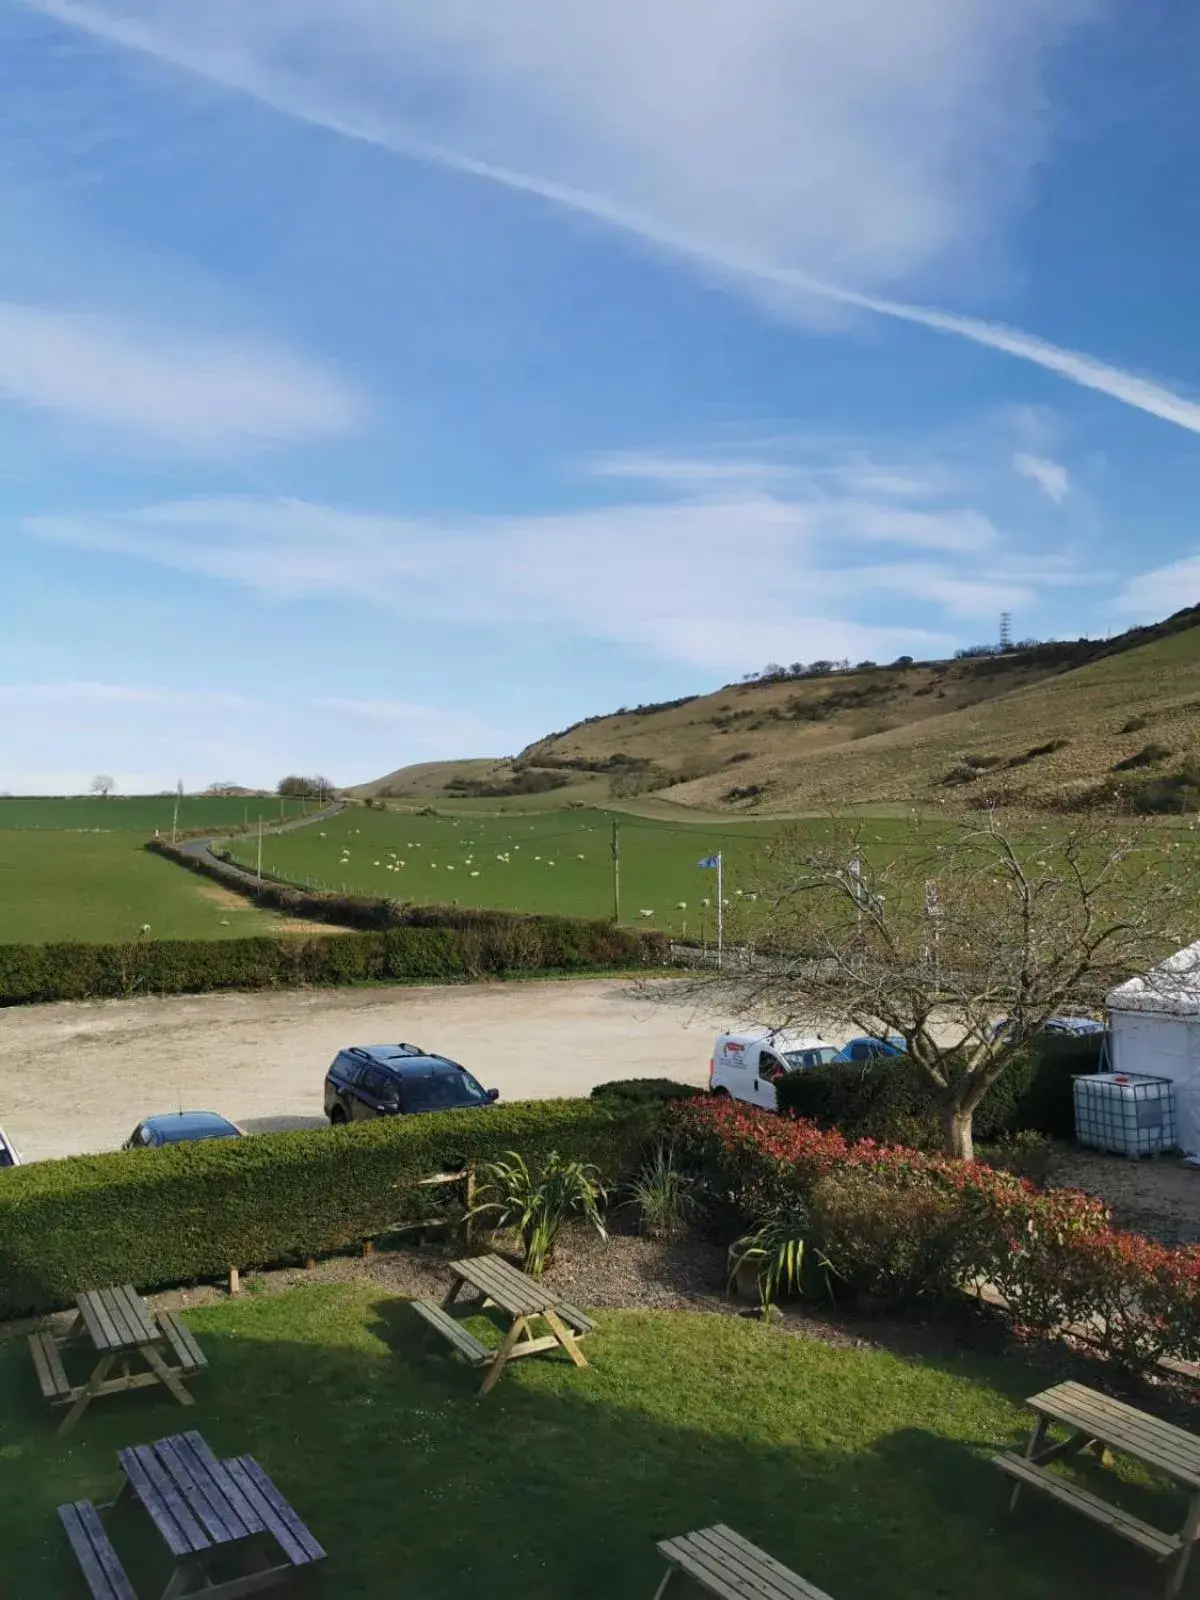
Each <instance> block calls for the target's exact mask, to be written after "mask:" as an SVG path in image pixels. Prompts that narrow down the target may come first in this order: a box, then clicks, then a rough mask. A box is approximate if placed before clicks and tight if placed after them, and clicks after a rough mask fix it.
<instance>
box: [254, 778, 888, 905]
mask: <svg viewBox="0 0 1200 1600" xmlns="http://www.w3.org/2000/svg"><path fill="white" fill-rule="evenodd" d="M616 820H617V823H618V826H619V830H620V851H621V869H620V870H621V920H622V921H623V922H627V923H637V922H639V921H645V922H647V923H649V924H650V925H652V926H654V927H656V928H665V929H668V930H670V931H672V932H678V933H683V932H684V931H685V929H686V931H687V932H688V933H689V934H692V935H696V934H701V933H704V932H707V933H709V934H711V933H712V931H713V915H714V912H713V907H714V906H715V904H716V873H715V872H712V871H703V870H701V869H700V868H699V867H698V866H697V864H696V863H697V862H698V861H699V860H700V859H701V858H702V857H705V856H708V855H710V854H711V853H713V852H714V851H717V850H720V851H721V852H722V853H723V855H724V859H725V894H726V897H727V898H730V899H736V898H737V891H738V888H739V886H740V884H741V883H747V884H748V883H749V882H750V881H751V878H752V876H753V873H754V870H755V864H756V861H757V858H758V855H759V852H760V850H761V848H762V845H763V844H764V842H766V841H767V840H769V839H770V838H771V837H772V835H773V834H774V833H775V832H776V830H777V827H778V825H777V824H774V823H765V822H739V821H736V820H733V821H731V820H729V819H722V820H721V821H720V822H719V823H712V822H707V823H700V824H691V823H672V822H668V821H658V820H655V819H653V818H650V817H631V816H627V815H619V814H618V815H617V817H616ZM612 824H613V813H611V812H605V811H586V810H580V811H567V810H562V811H549V812H542V813H533V814H524V815H509V816H489V817H485V816H476V817H470V816H453V817H451V816H435V817H422V816H414V815H405V814H403V813H398V812H381V811H366V810H362V809H360V808H357V807H355V808H352V809H348V810H346V811H344V812H342V813H341V814H340V815H339V816H336V817H333V818H330V820H329V821H328V822H324V823H320V824H318V825H317V826H315V827H312V828H304V829H299V830H297V832H295V833H291V834H284V835H282V836H280V837H278V838H267V839H265V840H264V841H263V865H264V867H265V868H266V869H267V870H268V871H270V872H274V873H277V874H279V875H281V876H283V877H286V878H289V879H291V880H293V881H295V882H300V883H311V884H312V885H313V886H316V887H326V888H333V889H342V888H343V887H344V888H346V889H347V890H350V891H351V892H354V893H358V894H370V895H387V896H389V897H392V898H395V899H398V900H408V901H415V902H417V903H418V904H437V905H447V904H450V903H453V902H457V904H459V905H464V906H486V907H489V908H492V909H500V910H509V911H537V912H551V913H558V914H561V915H564V916H577V917H610V916H611V915H612V910H613V861H612ZM803 826H804V827H805V828H806V830H809V831H811V833H812V834H813V837H814V838H816V837H819V836H820V835H821V834H822V833H823V832H825V833H827V832H828V830H829V829H830V828H831V827H833V826H835V825H834V824H832V823H830V822H828V821H812V822H808V823H805V824H803ZM906 828H907V823H897V822H888V821H881V822H874V823H870V824H868V825H867V831H868V833H869V835H870V836H872V837H875V836H877V837H879V838H880V839H883V840H887V839H891V838H898V837H900V836H901V833H902V830H904V829H906ZM256 848H257V846H256V844H255V843H254V842H253V841H249V840H242V841H240V842H239V841H235V842H234V845H233V850H234V854H235V856H236V858H237V859H238V860H240V861H242V862H244V863H246V864H251V863H252V862H253V860H254V857H255V851H256ZM347 851H348V858H347V857H346V854H345V853H346V852H347ZM505 858H507V859H505ZM705 899H707V900H708V901H709V902H710V903H709V905H708V906H707V907H706V906H705V905H704V904H703V902H704V900H705ZM643 909H645V910H650V911H652V912H653V913H654V915H653V917H652V918H645V919H643V918H641V917H640V916H639V912H640V911H642V910H643Z"/></svg>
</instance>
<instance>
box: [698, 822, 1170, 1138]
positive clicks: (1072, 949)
mask: <svg viewBox="0 0 1200 1600" xmlns="http://www.w3.org/2000/svg"><path fill="white" fill-rule="evenodd" d="M1195 854H1196V851H1195V846H1194V844H1193V843H1191V842H1187V841H1182V842H1181V841H1178V840H1177V841H1176V842H1171V841H1170V840H1169V839H1154V838H1152V837H1151V836H1150V835H1149V834H1147V833H1143V834H1141V835H1140V836H1133V837H1122V836H1117V835H1115V834H1113V833H1110V832H1106V831H1103V830H1099V829H1097V828H1095V827H1094V826H1090V825H1089V826H1084V827H1077V828H1074V829H1071V830H1070V831H1066V832H1063V831H1055V830H1054V829H1052V828H1049V827H1042V826H1038V825H1036V824H1031V825H1030V830H1029V832H1028V834H1027V835H1026V836H1025V837H1019V836H1015V835H1014V834H1013V833H1010V832H1009V831H1007V829H1006V828H1005V827H1003V826H1002V825H1001V824H1000V823H999V822H998V821H997V820H996V819H995V818H994V817H992V818H989V819H987V820H985V821H983V822H982V823H973V824H963V825H960V826H956V827H952V828H950V829H947V828H946V827H945V826H944V825H938V826H936V827H935V828H933V829H922V828H921V827H920V826H919V825H917V824H914V825H913V829H912V832H911V834H910V836H909V837H908V838H906V839H904V840H902V841H901V842H900V844H899V846H898V847H897V846H896V844H895V843H892V844H891V845H890V846H889V845H886V844H883V843H875V844H868V843H867V842H866V840H865V838H864V837H863V834H862V832H861V831H860V832H859V833H857V834H856V833H853V832H851V831H850V830H846V832H845V833H844V834H843V835H842V836H841V837H840V838H837V839H835V840H832V841H831V842H829V843H828V844H825V845H822V846H821V847H818V848H814V846H813V843H812V838H811V835H810V834H806V833H805V832H804V831H803V830H802V829H799V828H797V829H795V830H791V831H788V832H786V833H785V834H783V835H782V836H781V837H780V838H779V839H778V840H777V841H776V842H774V843H773V844H772V845H770V846H768V847H767V850H766V852H764V870H763V872H762V883H761V885H760V891H759V895H758V902H757V904H756V905H755V906H754V907H753V913H755V914H756V915H755V916H754V920H753V923H751V922H750V921H749V920H748V921H747V923H746V925H745V927H744V929H743V937H742V939H741V943H742V945H743V947H746V946H749V945H752V946H753V947H754V949H755V956H754V958H753V959H751V960H749V961H740V962H735V963H734V964H733V966H732V969H731V970H730V969H726V970H725V971H723V972H721V973H719V974H717V975H715V976H714V977H711V978H707V979H702V980H701V983H702V984H703V985H706V986H708V987H709V988H712V987H715V988H717V989H718V990H724V991H725V995H724V997H723V998H725V999H726V1002H727V1003H728V1004H729V1005H730V1008H731V1009H732V1010H735V1011H737V1012H740V1013H741V1014H743V1015H747V1014H749V1015H754V1016H755V1017H757V1018H758V1019H759V1020H760V1021H761V1022H763V1023H766V1024H768V1025H770V1026H772V1027H777V1028H782V1027H787V1026H790V1025H793V1024H795V1023H796V1022H798V1021H801V1020H803V1019H808V1020H811V1019H813V1018H815V1017H829V1016H837V1017H841V1018H844V1019H845V1020H846V1021H847V1022H848V1023H850V1024H852V1025H853V1026H854V1027H855V1028H857V1029H858V1030H859V1031H861V1032H863V1033H868V1034H877V1033H880V1032H884V1033H888V1034H895V1035H899V1036H900V1037H901V1038H903V1040H904V1042H905V1045H906V1047H907V1050H908V1054H909V1055H910V1056H911V1058H912V1060H913V1061H914V1062H915V1063H916V1066H917V1068H918V1069H919V1070H920V1071H922V1072H923V1073H924V1074H925V1075H926V1077H927V1078H928V1079H929V1081H930V1083H931V1084H932V1086H933V1088H934V1091H935V1093H936V1096H937V1101H938V1106H939V1110H940V1115H941V1123H942V1134H943V1145H944V1149H945V1151H946V1153H947V1154H948V1155H952V1156H957V1157H959V1158H961V1159H963V1160H967V1161H970V1160H972V1159H973V1155H974V1150H973V1143H972V1121H973V1118H974V1114H975V1112H976V1110H977V1109H978V1107H979V1105H980V1103H981V1101H982V1100H983V1098H984V1096H985V1095H986V1094H987V1092H988V1090H989V1089H990V1088H991V1087H992V1085H993V1084H994V1083H995V1082H996V1081H997V1080H998V1079H999V1078H1000V1076H1001V1075H1002V1074H1003V1072H1004V1071H1005V1069H1006V1068H1007V1067H1008V1066H1009V1064H1010V1063H1011V1062H1012V1060H1013V1058H1014V1056H1015V1054H1016V1052H1017V1051H1018V1049H1019V1048H1020V1047H1021V1046H1022V1045H1024V1044H1026V1043H1027V1042H1028V1041H1029V1040H1030V1039H1031V1038H1033V1037H1035V1036H1036V1035H1037V1034H1038V1033H1040V1032H1041V1031H1042V1030H1043V1029H1044V1027H1045V1025H1046V1023H1047V1021H1048V1020H1049V1019H1050V1018H1051V1017H1053V1016H1055V1015H1056V1014H1059V1013H1061V1012H1063V1011H1064V1009H1068V1008H1069V1009H1072V1010H1075V1011H1094V1010H1097V1009H1099V1008H1100V1007H1102V1006H1103V1003H1104V999H1105V996H1106V995H1107V994H1108V992H1109V991H1110V990H1111V989H1112V988H1113V987H1114V986H1115V985H1116V984H1118V983H1121V982H1123V981H1124V980H1125V979H1127V978H1129V977H1131V976H1132V975H1134V974H1136V973H1145V972H1147V971H1149V969H1150V968H1151V967H1152V966H1153V965H1154V964H1156V963H1157V962H1159V961H1161V960H1162V959H1163V957H1164V956H1166V955H1167V954H1168V953H1169V952H1171V951H1172V950H1174V949H1176V948H1177V947H1178V946H1179V945H1180V944H1181V943H1185V942H1187V941H1188V940H1189V939H1190V938H1191V937H1192V936H1193V935H1192V932H1189V931H1188V925H1187V920H1186V919H1187V916H1188V911H1189V908H1190V907H1194V906H1195V904H1196V887H1197V872H1196V867H1195V865H1194V858H1195ZM1193 931H1194V929H1193ZM707 998H708V999H709V1001H710V1002H711V1000H712V999H713V998H715V996H713V995H709V996H708V997H707ZM1001 1018H1004V1019H1005V1021H1004V1025H1003V1027H1000V1026H998V1023H999V1021H1000V1019H1001Z"/></svg>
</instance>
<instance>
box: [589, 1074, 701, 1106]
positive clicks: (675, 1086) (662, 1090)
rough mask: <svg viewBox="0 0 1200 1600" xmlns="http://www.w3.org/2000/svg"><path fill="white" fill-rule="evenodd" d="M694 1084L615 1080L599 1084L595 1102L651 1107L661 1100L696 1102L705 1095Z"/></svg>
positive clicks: (594, 1094)
mask: <svg viewBox="0 0 1200 1600" xmlns="http://www.w3.org/2000/svg"><path fill="white" fill-rule="evenodd" d="M704 1092H705V1091H704V1090H703V1089H698V1088H697V1087H696V1085H695V1084H694V1083H677V1082H676V1081H675V1079H674V1078H613V1079H611V1080H610V1081H609V1082H608V1083H598V1084H597V1085H596V1087H595V1088H594V1089H593V1090H592V1099H593V1100H625V1101H631V1102H633V1103H634V1104H637V1105H649V1104H652V1103H654V1102H657V1101H661V1100H694V1099H695V1098H696V1097H697V1095H703V1094H704Z"/></svg>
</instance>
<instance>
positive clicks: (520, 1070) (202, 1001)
mask: <svg viewBox="0 0 1200 1600" xmlns="http://www.w3.org/2000/svg"><path fill="white" fill-rule="evenodd" d="M670 987H671V985H670V983H669V982H662V981H660V982H657V983H652V984H650V985H647V986H645V987H642V988H639V987H638V986H637V985H636V984H634V983H633V981H632V980H614V979H611V978H608V979H584V980H571V981H565V982H552V983H545V982H533V983H507V984H504V983H490V984H472V985H464V986H454V987H424V988H400V987H394V988H391V987H389V988H370V989H316V990H298V991H297V990H289V991H285V992H271V993H265V994H263V993H258V994H211V995H194V996H192V995H190V996H178V997H172V998H168V999H162V1000H156V999H148V998H142V999H136V1000H106V1001H95V1002H81V1003H64V1004H59V1005H44V1006H22V1007H16V1006H14V1007H11V1008H9V1009H7V1010H0V1126H3V1127H4V1128H5V1130H6V1131H7V1133H8V1134H9V1136H10V1138H11V1139H12V1140H13V1141H14V1143H15V1144H16V1146H17V1148H18V1150H19V1151H20V1152H21V1154H22V1156H23V1157H24V1159H25V1160H26V1161H33V1160H41V1159H44V1158H46V1157H50V1156H64V1155H74V1154H79V1153H82V1152H90V1151H98V1150H112V1149H115V1148H117V1147H118V1146H119V1145H120V1144H121V1143H122V1141H123V1140H124V1139H125V1138H127V1137H128V1135H129V1134H130V1132H131V1131H132V1130H133V1128H134V1126H135V1125H136V1123H137V1122H138V1121H139V1120H140V1118H142V1117H144V1116H147V1115H149V1114H151V1113H153V1112H160V1111H174V1110H178V1109H179V1108H180V1107H183V1108H185V1109H191V1110H206V1111H209V1110H211V1111H219V1112H222V1113H223V1114H224V1115H225V1116H228V1117H232V1118H233V1119H234V1121H235V1122H239V1123H241V1125H242V1126H243V1127H244V1128H246V1129H247V1131H249V1132H263V1131H265V1130H268V1129H273V1128H296V1127H316V1126H321V1125H323V1121H324V1118H323V1106H322V1086H323V1080H324V1075H325V1069H326V1068H327V1067H328V1065H329V1063H330V1061H331V1060H332V1058H333V1056H334V1053H335V1052H336V1051H337V1050H338V1049H339V1048H341V1047H342V1046H344V1045H351V1044H375V1043H379V1042H381V1041H392V1042H395V1041H399V1040H408V1041H409V1042H411V1043H415V1044H420V1045H421V1046H423V1047H424V1048H425V1049H428V1050H436V1051H440V1052H442V1053H444V1054H446V1055H449V1056H452V1057H453V1058H454V1059H456V1060H458V1061H461V1062H462V1063H463V1065H464V1066H467V1067H469V1068H470V1069H471V1070H472V1071H473V1072H474V1073H475V1074H476V1076H477V1077H479V1078H480V1079H481V1081H482V1082H483V1083H484V1084H485V1086H486V1087H488V1088H493V1087H494V1088H497V1089H499V1090H500V1093H501V1095H502V1096H503V1098H504V1099H505V1100H518V1099H527V1098H545V1097H552V1096H557V1095H583V1094H587V1093H588V1092H589V1090H590V1089H591V1088H592V1086H593V1085H594V1084H597V1083H600V1082H603V1081H604V1080H605V1079H607V1078H626V1077H671V1078H679V1079H681V1080H684V1081H687V1082H690V1083H704V1082H705V1081H706V1080H707V1076H708V1062H709V1057H710V1056H711V1054H712V1044H713V1039H714V1037H715V1034H716V1032H717V1031H718V1023H717V1022H716V1021H715V1020H714V1019H712V1018H706V1017H704V1016H701V1015H698V1014H697V1013H696V1012H695V1010H694V1009H693V1008H691V1007H689V1006H686V1005H679V1004H674V1003H671V1004H667V1003H664V1002H663V1000H661V999H659V1000H656V999H655V998H654V996H655V995H656V994H658V995H665V994H666V993H667V992H668V991H669V989H670ZM719 1025H720V1026H723V1025H724V1019H721V1022H720V1024H719Z"/></svg>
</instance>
